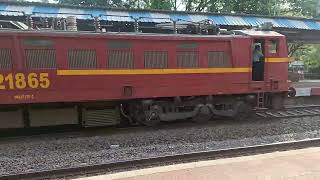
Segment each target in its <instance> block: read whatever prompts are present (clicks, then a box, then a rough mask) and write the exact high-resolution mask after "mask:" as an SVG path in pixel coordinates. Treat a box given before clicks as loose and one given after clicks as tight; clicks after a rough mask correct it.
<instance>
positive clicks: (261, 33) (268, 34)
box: [233, 30, 284, 37]
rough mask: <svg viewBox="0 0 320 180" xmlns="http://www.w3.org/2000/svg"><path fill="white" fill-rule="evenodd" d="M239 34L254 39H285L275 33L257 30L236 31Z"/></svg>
mask: <svg viewBox="0 0 320 180" xmlns="http://www.w3.org/2000/svg"><path fill="white" fill-rule="evenodd" d="M233 32H236V33H237V34H243V35H248V36H253V37H283V36H284V35H282V34H280V33H278V32H275V31H257V30H235V31H233Z"/></svg>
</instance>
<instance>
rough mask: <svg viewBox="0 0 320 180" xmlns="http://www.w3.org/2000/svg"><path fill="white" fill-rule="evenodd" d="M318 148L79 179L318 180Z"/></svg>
mask: <svg viewBox="0 0 320 180" xmlns="http://www.w3.org/2000/svg"><path fill="white" fill-rule="evenodd" d="M319 162H320V148H308V149H303V150H293V151H286V152H276V153H269V154H261V155H254V156H244V157H236V158H228V159H219V160H210V161H201V162H194V163H185V164H177V165H170V166H163V167H154V168H148V169H142V170H133V171H128V172H121V173H115V174H108V175H100V176H94V177H86V178H80V179H81V180H109V179H118V180H318V179H319V180H320V163H319Z"/></svg>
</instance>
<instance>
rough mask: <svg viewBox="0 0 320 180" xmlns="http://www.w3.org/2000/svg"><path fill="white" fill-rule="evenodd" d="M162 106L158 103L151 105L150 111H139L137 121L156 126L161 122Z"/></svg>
mask: <svg viewBox="0 0 320 180" xmlns="http://www.w3.org/2000/svg"><path fill="white" fill-rule="evenodd" d="M161 112H162V111H161V107H160V106H157V105H153V106H151V107H150V110H149V111H144V112H141V113H139V115H138V116H137V118H136V119H137V121H138V122H139V123H140V124H142V125H145V126H156V125H158V124H160V122H161V119H160V116H159V114H160V113H161Z"/></svg>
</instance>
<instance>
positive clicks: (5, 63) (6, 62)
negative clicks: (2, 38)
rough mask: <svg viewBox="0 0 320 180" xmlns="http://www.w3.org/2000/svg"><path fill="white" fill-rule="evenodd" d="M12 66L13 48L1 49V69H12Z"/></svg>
mask: <svg viewBox="0 0 320 180" xmlns="http://www.w3.org/2000/svg"><path fill="white" fill-rule="evenodd" d="M11 68H12V55H11V49H8V48H3V49H0V69H11Z"/></svg>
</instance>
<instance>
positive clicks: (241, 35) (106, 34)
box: [0, 30, 284, 40]
mask: <svg viewBox="0 0 320 180" xmlns="http://www.w3.org/2000/svg"><path fill="white" fill-rule="evenodd" d="M234 32H236V34H231V35H197V34H160V33H135V32H132V33H130V32H88V31H51V30H49V31H48V30H44V31H32V30H1V31H0V34H6V35H10V34H21V35H27V36H34V37H37V36H38V37H45V36H48V37H78V36H85V37H95V38H99V37H109V38H110V37H114V38H121V37H127V38H128V37H129V38H132V39H135V38H143V39H144V38H155V39H157V38H160V39H163V40H166V39H168V40H192V39H199V40H200V39H204V40H206V39H234V38H246V37H247V38H248V36H253V37H258V36H259V37H266V36H270V37H282V36H284V35H282V34H280V33H277V32H274V31H252V30H241V31H234Z"/></svg>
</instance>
